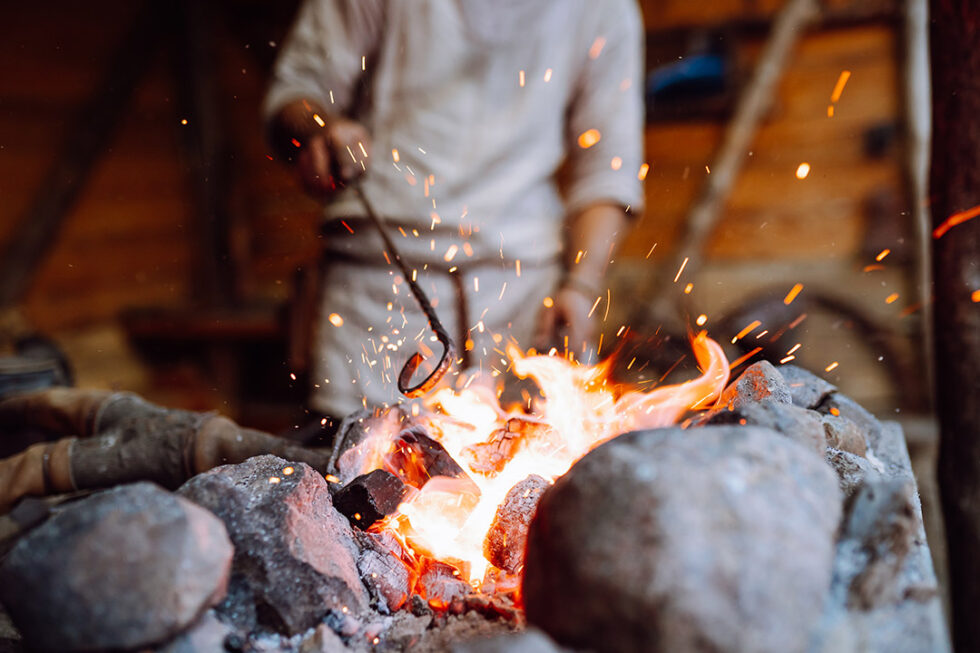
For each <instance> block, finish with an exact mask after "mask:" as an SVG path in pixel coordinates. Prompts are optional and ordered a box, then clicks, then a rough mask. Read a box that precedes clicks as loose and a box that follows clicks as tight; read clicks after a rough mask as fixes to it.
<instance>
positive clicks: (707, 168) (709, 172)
mask: <svg viewBox="0 0 980 653" xmlns="http://www.w3.org/2000/svg"><path fill="white" fill-rule="evenodd" d="M704 171H705V172H706V173H707V174H709V175H710V174H711V168H709V167H708V166H704Z"/></svg>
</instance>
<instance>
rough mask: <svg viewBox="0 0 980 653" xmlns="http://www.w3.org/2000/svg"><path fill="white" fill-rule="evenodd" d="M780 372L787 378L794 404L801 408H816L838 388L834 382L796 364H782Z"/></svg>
mask: <svg viewBox="0 0 980 653" xmlns="http://www.w3.org/2000/svg"><path fill="white" fill-rule="evenodd" d="M779 373H780V374H781V375H782V377H783V379H785V380H786V385H787V386H788V387H789V393H790V395H791V396H792V398H793V404H794V405H796V406H800V407H801V408H816V407H817V406H819V405H820V403H821V402H822V401H823V400H824V399H825V398H826V397H827V396H828V395H830V394H831V393H833V392H834V391H836V390H837V387H836V386H835V385H833V384H832V383H829V382H828V381H825V380H824V379H822V378H820V377H819V376H817V375H816V374H813V373H812V372H809V371H807V370H805V369H803V368H802V367H797V366H796V365H780V366H779Z"/></svg>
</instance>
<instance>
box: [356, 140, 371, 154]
mask: <svg viewBox="0 0 980 653" xmlns="http://www.w3.org/2000/svg"><path fill="white" fill-rule="evenodd" d="M357 146H358V147H359V148H361V154H363V155H364V156H367V155H368V153H367V150H366V149H364V143H362V142H361V141H357Z"/></svg>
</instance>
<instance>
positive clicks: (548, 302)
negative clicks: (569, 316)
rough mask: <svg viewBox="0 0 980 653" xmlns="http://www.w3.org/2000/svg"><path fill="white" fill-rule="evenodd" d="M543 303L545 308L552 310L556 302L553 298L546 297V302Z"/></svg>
mask: <svg viewBox="0 0 980 653" xmlns="http://www.w3.org/2000/svg"><path fill="white" fill-rule="evenodd" d="M541 303H542V304H544V307H545V308H551V307H552V306H554V305H555V300H553V299H552V298H551V297H545V298H544V301H542V302H541Z"/></svg>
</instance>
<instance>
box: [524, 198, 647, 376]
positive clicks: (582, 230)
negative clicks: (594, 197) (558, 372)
mask: <svg viewBox="0 0 980 653" xmlns="http://www.w3.org/2000/svg"><path fill="white" fill-rule="evenodd" d="M628 226H629V219H628V217H627V215H626V212H625V211H624V210H623V207H621V206H619V205H618V204H614V203H607V202H600V203H596V204H592V205H590V206H588V207H586V208H585V209H584V210H582V211H581V212H579V213H578V214H577V215H575V216H573V217H572V218H571V220H570V221H569V224H568V227H567V234H566V241H565V275H564V277H563V279H562V282H561V284H560V285H559V287H558V290H557V291H556V293H555V296H554V297H553V305H552V306H550V307H547V308H545V310H544V311H542V313H541V316H540V318H539V321H538V332H537V335H536V338H535V341H536V344H537V345H539V346H540V347H541V348H547V347H550V346H556V347H558V348H559V349H562V350H563V349H564V348H565V347H566V344H567V348H568V350H569V351H571V352H574V353H575V355H576V356H577V357H579V358H580V359H581V358H583V357H584V356H585V354H586V352H587V351H588V349H589V348H590V347H592V346H593V345H594V344H595V338H596V333H597V330H598V329H597V322H598V319H597V318H596V316H595V315H594V314H592V313H593V307H594V306H595V305H596V303H597V301H598V300H599V299H600V298H602V297H605V295H606V283H605V274H606V268H607V267H608V265H609V260H610V258H611V257H612V254H613V253H614V252H615V250H616V248H617V247H618V245H619V243H620V241H621V240H622V238H623V236H624V234H625V233H626V229H627V228H628ZM566 338H567V343H566V340H565V339H566Z"/></svg>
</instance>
